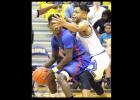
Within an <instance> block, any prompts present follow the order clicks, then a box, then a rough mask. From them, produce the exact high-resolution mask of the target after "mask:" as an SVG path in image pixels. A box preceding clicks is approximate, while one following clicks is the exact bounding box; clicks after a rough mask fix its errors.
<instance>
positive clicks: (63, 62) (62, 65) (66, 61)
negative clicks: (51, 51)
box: [57, 56, 72, 70]
mask: <svg viewBox="0 0 140 100" xmlns="http://www.w3.org/2000/svg"><path fill="white" fill-rule="evenodd" d="M71 60H72V57H70V56H65V57H64V58H63V59H62V60H61V62H60V63H59V64H58V65H57V68H58V69H59V70H60V69H62V68H63V67H64V66H65V65H66V64H68V63H69V62H70V61H71Z"/></svg>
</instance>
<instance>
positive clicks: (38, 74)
mask: <svg viewBox="0 0 140 100" xmlns="http://www.w3.org/2000/svg"><path fill="white" fill-rule="evenodd" d="M47 76H48V70H47V68H45V67H39V68H37V69H36V70H35V71H33V74H32V78H33V81H35V82H36V83H38V84H46V83H47V82H48V80H47Z"/></svg>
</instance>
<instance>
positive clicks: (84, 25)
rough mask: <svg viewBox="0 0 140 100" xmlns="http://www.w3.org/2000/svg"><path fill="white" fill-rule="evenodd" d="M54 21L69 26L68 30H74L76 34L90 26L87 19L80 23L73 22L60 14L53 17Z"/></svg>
mask: <svg viewBox="0 0 140 100" xmlns="http://www.w3.org/2000/svg"><path fill="white" fill-rule="evenodd" d="M53 23H55V24H57V25H59V26H62V27H65V28H67V29H68V30H70V31H72V32H73V33H74V34H75V33H76V32H81V31H84V30H86V28H87V27H88V26H89V24H88V22H87V21H85V20H84V21H82V22H80V23H79V24H76V23H74V22H72V23H70V22H67V21H66V20H65V19H63V18H62V17H60V16H56V18H54V19H53Z"/></svg>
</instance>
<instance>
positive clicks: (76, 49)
mask: <svg viewBox="0 0 140 100" xmlns="http://www.w3.org/2000/svg"><path fill="white" fill-rule="evenodd" d="M66 35H71V36H72V42H73V59H75V58H78V57H79V56H81V57H82V56H84V55H86V54H85V53H86V49H85V48H84V46H83V45H82V44H81V43H80V42H79V41H78V40H77V39H76V37H75V36H74V35H73V34H71V33H62V34H61V36H60V37H58V38H57V40H58V44H59V47H60V48H61V49H63V50H65V47H64V45H65V44H66V43H65V41H63V40H64V39H63V38H65V37H66ZM67 39H68V40H69V37H67Z"/></svg>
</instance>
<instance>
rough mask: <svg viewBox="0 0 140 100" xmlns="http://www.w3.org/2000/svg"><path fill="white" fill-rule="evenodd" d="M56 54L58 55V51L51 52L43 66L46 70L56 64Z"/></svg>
mask: <svg viewBox="0 0 140 100" xmlns="http://www.w3.org/2000/svg"><path fill="white" fill-rule="evenodd" d="M58 54H59V50H58V51H56V52H53V53H52V57H51V58H50V60H49V61H48V62H47V63H46V64H44V65H43V66H44V67H46V68H49V67H50V66H51V65H53V64H54V63H55V62H56V60H57V59H58Z"/></svg>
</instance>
